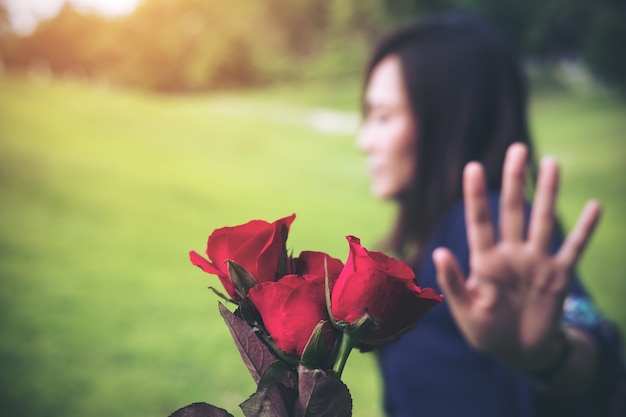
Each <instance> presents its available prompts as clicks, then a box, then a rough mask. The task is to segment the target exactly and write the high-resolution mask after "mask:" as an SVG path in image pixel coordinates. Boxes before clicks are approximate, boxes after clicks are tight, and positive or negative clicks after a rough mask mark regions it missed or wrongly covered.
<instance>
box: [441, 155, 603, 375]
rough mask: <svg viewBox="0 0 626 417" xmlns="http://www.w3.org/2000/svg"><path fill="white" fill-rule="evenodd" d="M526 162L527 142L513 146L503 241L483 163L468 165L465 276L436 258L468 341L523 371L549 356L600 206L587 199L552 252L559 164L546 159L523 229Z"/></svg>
mask: <svg viewBox="0 0 626 417" xmlns="http://www.w3.org/2000/svg"><path fill="white" fill-rule="evenodd" d="M526 159H527V149H526V147H525V146H524V145H522V144H513V145H511V146H510V147H509V150H508V152H507V156H506V159H505V163H504V169H503V176H502V194H501V200H500V219H499V229H500V240H499V241H496V233H495V230H494V227H493V224H492V222H491V218H490V214H489V209H488V202H487V189H486V186H485V175H484V172H483V169H482V166H481V165H480V164H478V163H476V162H472V163H470V164H468V165H467V166H466V168H465V172H464V184H463V188H464V198H465V216H466V223H467V234H468V243H469V249H470V273H469V276H468V277H467V279H466V278H465V277H464V276H463V273H462V272H461V268H460V267H459V265H458V262H457V261H456V259H455V258H454V256H453V255H452V253H451V252H450V251H448V250H447V249H444V248H439V249H437V250H436V251H435V253H434V254H433V257H434V261H435V264H436V266H437V280H438V283H439V285H440V286H441V288H442V290H443V291H444V293H445V295H446V299H447V302H448V304H449V306H450V310H451V312H452V315H453V316H454V318H455V320H456V323H457V325H458V326H459V328H460V330H461V332H462V333H463V334H464V336H465V338H466V339H467V341H468V343H469V344H470V345H472V346H473V347H475V348H476V349H478V350H480V351H482V352H485V353H489V354H492V355H495V356H497V357H499V358H501V359H503V360H505V361H506V362H508V363H509V364H512V365H514V366H516V367H519V368H520V369H526V370H537V369H542V367H543V366H544V365H545V360H546V358H549V357H550V352H551V349H553V346H554V341H555V338H556V337H557V336H556V335H557V334H558V331H559V326H560V324H559V323H560V318H561V312H562V307H563V302H564V299H565V297H566V295H567V292H568V288H569V283H570V279H571V276H572V274H571V271H572V269H573V267H574V265H575V263H576V261H577V260H578V258H579V256H580V254H581V253H582V251H583V249H584V247H585V245H586V243H587V241H588V239H589V237H590V236H591V234H592V232H593V229H594V227H595V225H596V223H597V220H598V218H599V215H600V206H599V204H598V203H597V202H595V201H590V202H589V203H587V205H586V206H585V209H584V210H583V211H582V213H581V215H580V217H579V219H578V222H577V223H576V226H575V227H574V229H573V230H572V232H571V233H570V234H569V235H568V236H567V238H566V239H565V241H564V242H563V244H562V246H561V247H560V248H559V250H558V252H557V253H556V254H555V255H551V254H550V252H549V249H550V239H551V237H552V231H553V227H554V205H555V199H556V194H557V188H558V165H557V163H556V161H555V160H554V159H552V158H545V159H544V160H542V162H541V166H540V171H539V179H538V182H537V188H536V194H535V199H534V203H533V207H532V212H531V217H530V222H529V225H528V229H527V230H526V227H525V220H524V189H525V184H524V176H525V164H526ZM548 360H549V359H548ZM542 362H544V363H542Z"/></svg>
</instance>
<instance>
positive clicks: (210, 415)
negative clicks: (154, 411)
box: [170, 403, 233, 417]
mask: <svg viewBox="0 0 626 417" xmlns="http://www.w3.org/2000/svg"><path fill="white" fill-rule="evenodd" d="M170 417H233V415H232V414H230V413H229V412H228V411H226V410H224V409H223V408H218V407H215V406H214V405H211V404H207V403H193V404H189V405H188V406H186V407H183V408H180V409H178V410H176V411H174V412H173V413H172V414H170Z"/></svg>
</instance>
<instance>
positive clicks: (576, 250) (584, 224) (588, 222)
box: [556, 200, 602, 269]
mask: <svg viewBox="0 0 626 417" xmlns="http://www.w3.org/2000/svg"><path fill="white" fill-rule="evenodd" d="M601 211H602V208H601V207H600V204H599V203H598V202H597V201H595V200H591V201H588V202H587V204H586V205H585V208H584V209H583V211H582V213H580V216H579V217H578V221H577V222H576V225H575V226H574V229H572V231H571V232H570V233H569V235H568V236H567V238H566V239H565V241H564V242H563V245H561V248H560V249H559V252H558V253H557V255H556V257H557V258H558V259H560V260H561V261H562V262H563V264H564V265H565V266H566V267H567V268H568V269H572V268H573V267H574V265H575V264H576V262H577V261H578V258H579V257H580V255H581V254H582V252H583V251H584V250H585V247H586V246H587V243H588V242H589V239H590V238H591V235H592V234H593V231H594V230H595V228H596V226H597V224H598V220H599V219H600V213H601Z"/></svg>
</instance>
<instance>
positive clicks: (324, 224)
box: [0, 78, 626, 417]
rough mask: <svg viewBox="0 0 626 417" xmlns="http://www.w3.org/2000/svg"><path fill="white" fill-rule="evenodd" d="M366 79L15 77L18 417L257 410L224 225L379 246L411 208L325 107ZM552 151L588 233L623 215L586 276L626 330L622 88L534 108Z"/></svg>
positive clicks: (7, 404)
mask: <svg viewBox="0 0 626 417" xmlns="http://www.w3.org/2000/svg"><path fill="white" fill-rule="evenodd" d="M357 98H358V84H357V83H356V82H355V83H346V84H342V85H340V86H337V85H321V84H320V85H313V86H298V88H286V87H283V88H274V89H269V90H264V91H255V92H242V93H230V94H220V95H201V96H187V97H176V96H171V97H169V96H153V95H147V94H139V93H132V92H124V91H114V90H106V89H98V88H95V87H90V86H81V85H76V84H68V83H61V82H58V83H43V82H40V81H39V82H28V81H26V80H19V79H13V78H12V79H9V78H4V79H0V369H1V370H2V371H1V372H0V409H2V413H3V415H11V416H29V417H34V416H36V417H39V416H42V417H43V416H87V415H89V416H118V417H121V416H139V415H141V416H154V417H165V416H167V415H169V413H170V412H172V411H173V410H175V409H176V408H178V407H180V406H183V405H186V404H189V403H191V402H196V401H206V402H210V403H214V404H216V405H218V406H220V407H224V408H227V409H229V410H230V411H231V412H233V413H234V414H235V415H241V414H240V413H239V410H238V406H237V405H238V404H239V403H240V402H242V401H243V400H245V398H246V397H247V396H248V395H249V394H251V393H252V392H253V390H254V384H253V383H252V380H251V378H250V377H249V375H248V373H247V370H246V368H245V366H244V365H243V362H242V361H241V360H240V358H239V356H238V355H239V354H238V353H237V351H236V349H235V347H234V345H233V342H232V340H231V339H230V335H229V334H228V331H227V329H226V326H225V325H224V324H223V322H222V321H221V318H220V316H219V314H218V311H217V302H218V300H217V298H216V297H215V296H214V295H213V294H212V293H211V292H210V291H209V290H207V287H208V286H209V285H216V283H217V280H216V279H215V278H212V277H211V276H209V275H206V274H203V273H202V272H201V271H199V270H198V269H196V268H195V267H193V266H192V265H191V264H190V263H189V261H188V258H187V253H188V251H189V250H192V249H193V250H198V251H202V250H203V249H204V247H205V243H206V238H207V236H208V234H209V233H210V232H211V231H212V230H213V229H215V228H217V227H221V226H225V225H235V224H240V223H243V222H246V221H248V220H250V219H252V218H261V219H265V220H274V219H276V218H278V217H282V216H285V215H288V214H291V213H293V212H295V213H297V216H298V217H297V219H296V221H295V223H294V224H293V226H292V230H291V234H290V238H289V246H290V247H291V248H292V249H293V250H294V252H296V253H297V252H299V251H301V250H306V249H311V250H322V251H326V252H328V253H330V254H331V255H333V256H336V257H339V258H341V259H345V257H346V255H347V243H346V241H345V239H344V236H345V235H348V234H353V235H356V236H359V237H361V238H362V241H363V243H364V245H365V246H369V247H373V246H375V244H376V242H377V241H378V239H379V238H380V237H382V235H383V233H384V231H385V230H386V229H387V228H388V226H389V222H390V217H391V214H392V213H393V211H392V210H393V208H392V207H390V206H389V205H387V204H382V203H379V202H376V201H374V200H373V199H372V198H371V197H370V195H369V192H368V181H367V178H366V175H365V170H364V163H363V162H364V161H363V158H362V156H361V155H360V154H359V153H358V152H357V151H356V150H355V148H354V138H353V136H352V135H350V134H347V133H339V134H327V133H323V132H320V131H319V130H316V129H314V128H313V126H314V125H315V123H314V121H313V120H314V117H313V116H314V115H315V114H317V113H315V112H314V110H315V108H317V107H331V108H335V109H339V110H344V111H345V110H347V111H354V110H355V109H356V108H357V107H358V105H357ZM532 112H533V130H534V132H535V135H536V137H537V140H538V143H539V145H540V146H539V148H540V150H541V152H542V153H550V154H553V155H556V156H557V157H558V158H559V159H560V160H561V161H562V165H563V178H564V180H563V181H564V184H563V187H562V198H561V200H560V206H559V207H560V212H561V213H562V217H563V219H564V223H565V225H566V226H571V225H572V224H573V222H574V219H575V217H576V215H577V213H578V210H579V209H580V207H581V206H582V204H583V203H584V200H585V199H586V198H588V197H590V196H594V197H597V198H599V199H600V200H601V201H602V202H603V204H604V206H605V216H604V219H603V221H602V223H601V225H600V228H599V230H598V233H597V235H596V236H595V237H594V240H593V242H592V246H591V247H590V249H589V251H588V252H587V253H586V254H585V257H584V259H583V261H582V264H581V273H582V275H583V278H584V281H585V283H586V284H587V286H588V287H589V289H590V291H591V293H592V294H593V295H594V296H595V298H596V299H597V300H598V303H599V304H600V305H601V307H602V309H603V310H604V311H605V312H606V314H607V315H608V316H609V317H611V318H612V319H614V320H616V321H617V322H618V323H619V325H620V327H621V328H622V329H626V307H625V305H624V303H623V302H622V300H621V298H622V297H623V296H624V295H625V294H626V281H625V280H624V279H623V277H624V275H625V272H626V258H625V257H624V254H623V249H622V248H621V243H622V242H621V238H622V237H623V236H624V235H625V232H626V227H625V224H626V221H625V219H624V214H625V213H626V194H625V191H626V190H625V182H624V177H625V175H624V174H625V173H626V172H625V169H624V164H623V161H624V159H623V158H624V157H625V156H626V155H625V149H626V141H625V140H624V137H623V132H625V131H626V106H625V105H624V104H620V103H619V102H618V101H617V100H616V99H614V98H613V97H612V96H611V95H609V94H606V93H597V92H594V93H584V94H583V93H552V94H542V95H539V96H538V97H537V99H536V100H535V101H534V102H533V108H532ZM344 375H345V380H346V383H347V384H348V386H349V387H350V389H351V391H352V393H353V397H354V402H355V406H354V407H355V412H354V415H355V416H358V417H374V416H379V415H380V414H381V413H380V411H379V402H380V394H379V390H380V386H379V382H378V379H377V375H376V370H375V366H374V363H373V360H372V358H371V357H370V356H368V355H362V354H358V353H355V354H353V356H352V357H351V358H350V361H349V362H348V366H347V369H346V371H345V373H344Z"/></svg>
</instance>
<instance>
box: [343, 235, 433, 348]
mask: <svg viewBox="0 0 626 417" xmlns="http://www.w3.org/2000/svg"><path fill="white" fill-rule="evenodd" d="M347 239H348V242H349V243H350V253H349V255H348V260H347V261H346V265H345V267H344V269H343V271H341V274H340V275H339V277H338V278H337V281H336V282H335V285H334V286H333V287H332V294H331V309H332V314H333V316H334V318H335V320H337V321H346V322H348V323H354V322H355V321H356V320H357V319H358V318H359V317H361V316H363V315H364V314H369V316H371V317H373V318H375V319H377V320H379V322H380V327H378V328H377V329H375V330H373V331H372V332H371V333H370V334H369V335H368V336H367V340H366V341H365V342H368V341H370V342H376V341H382V340H384V339H387V338H390V337H392V336H394V335H397V334H399V333H400V332H401V331H403V330H405V329H407V328H410V327H413V326H415V324H416V323H417V320H418V319H419V318H420V317H421V316H422V315H423V314H424V313H426V311H428V310H429V309H430V308H431V307H433V306H435V305H437V304H439V303H440V302H441V301H442V300H443V297H442V296H441V295H439V294H437V292H435V291H434V290H433V289H432V288H424V289H421V288H420V287H418V286H417V285H416V284H415V281H414V280H415V274H414V273H413V271H412V270H411V268H409V267H408V266H407V265H406V264H404V263H402V262H400V261H398V260H396V259H393V258H390V257H389V256H387V255H385V254H384V253H381V252H369V251H368V250H367V249H365V248H364V247H363V246H361V242H360V240H359V239H358V238H356V237H353V236H348V237H347Z"/></svg>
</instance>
